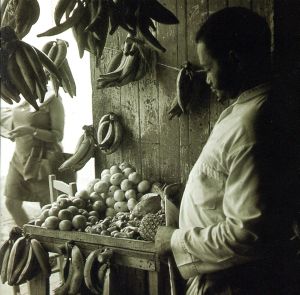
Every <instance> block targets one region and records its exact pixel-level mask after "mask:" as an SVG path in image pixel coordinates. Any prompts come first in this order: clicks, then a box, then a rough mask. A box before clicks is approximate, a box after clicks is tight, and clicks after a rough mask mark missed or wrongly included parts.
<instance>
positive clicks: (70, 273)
mask: <svg viewBox="0 0 300 295" xmlns="http://www.w3.org/2000/svg"><path fill="white" fill-rule="evenodd" d="M63 272H64V280H63V282H62V283H61V284H60V286H58V287H57V288H56V289H54V294H55V295H67V294H68V295H75V294H78V293H80V294H82V293H81V292H80V289H81V287H82V283H83V272H84V258H83V255H82V253H81V251H80V249H79V247H78V246H77V245H75V244H74V243H72V242H67V243H66V259H65V264H64V269H63Z"/></svg>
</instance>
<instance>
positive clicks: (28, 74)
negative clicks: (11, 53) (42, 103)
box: [15, 47, 37, 97]
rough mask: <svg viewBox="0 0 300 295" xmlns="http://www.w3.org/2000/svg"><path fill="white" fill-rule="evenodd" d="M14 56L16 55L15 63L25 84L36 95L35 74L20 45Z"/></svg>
mask: <svg viewBox="0 0 300 295" xmlns="http://www.w3.org/2000/svg"><path fill="white" fill-rule="evenodd" d="M15 56H16V62H17V65H18V67H19V69H20V71H21V74H22V76H23V78H24V80H25V82H26V84H27V86H28V87H29V89H30V91H31V93H32V94H33V95H34V97H37V93H36V87H35V74H34V71H33V69H32V67H31V65H30V63H29V61H28V59H27V56H26V54H25V52H24V51H23V48H22V47H19V48H18V49H17V50H16V52H15Z"/></svg>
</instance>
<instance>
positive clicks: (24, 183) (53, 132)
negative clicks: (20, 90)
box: [4, 88, 65, 226]
mask: <svg viewBox="0 0 300 295" xmlns="http://www.w3.org/2000/svg"><path fill="white" fill-rule="evenodd" d="M39 108H40V109H39V111H36V110H34V109H33V107H32V106H31V105H30V104H29V103H28V102H26V101H24V102H21V103H20V104H19V105H17V106H16V107H15V108H13V109H12V112H11V116H12V130H11V131H10V132H9V133H8V136H9V138H10V139H11V140H12V141H15V151H14V154H13V157H12V160H11V162H10V166H9V171H8V174H7V177H6V182H5V191H4V196H5V197H6V201H5V204H6V207H7V209H8V211H9V212H10V214H11V215H12V217H13V219H14V221H15V222H16V224H17V225H18V226H22V225H23V224H24V223H27V222H28V221H29V217H28V216H27V214H26V212H25V210H24V208H23V207H22V203H23V201H30V202H40V205H41V206H43V205H45V204H48V203H49V202H50V199H49V182H48V175H49V171H50V170H51V169H50V168H51V167H50V166H52V165H55V161H56V160H57V159H55V157H52V158H51V157H49V155H50V154H51V153H53V154H55V152H58V153H57V154H62V146H61V141H62V139H63V134H64V120H65V114H64V107H63V104H62V100H61V98H60V97H59V96H58V97H57V96H56V95H55V94H54V91H53V90H51V89H49V88H48V92H47V94H46V97H45V100H44V102H43V103H40V104H39ZM52 168H53V167H52Z"/></svg>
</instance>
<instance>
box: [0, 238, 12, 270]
mask: <svg viewBox="0 0 300 295" xmlns="http://www.w3.org/2000/svg"><path fill="white" fill-rule="evenodd" d="M9 244H10V240H9V239H8V240H5V241H4V242H3V244H2V245H1V247H0V270H1V267H2V263H3V259H4V256H5V253H6V250H7V249H8V248H9Z"/></svg>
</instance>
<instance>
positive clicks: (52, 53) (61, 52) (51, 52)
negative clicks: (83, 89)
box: [42, 39, 76, 97]
mask: <svg viewBox="0 0 300 295" xmlns="http://www.w3.org/2000/svg"><path fill="white" fill-rule="evenodd" d="M68 46H69V43H68V42H67V41H65V40H62V39H56V41H49V42H47V43H46V44H45V45H44V46H43V48H42V51H43V52H44V53H45V54H47V56H48V57H49V58H50V59H51V60H52V61H53V63H54V64H55V65H56V67H57V68H58V70H59V73H60V76H61V83H60V81H59V80H58V79H57V78H56V76H55V75H53V74H51V73H50V80H51V82H52V85H53V89H54V91H55V93H56V95H58V89H59V87H60V86H62V87H63V89H64V91H65V92H66V93H69V95H70V96H71V97H73V96H76V83H75V80H74V77H73V74H72V72H71V69H70V65H69V63H68V60H67V51H68Z"/></svg>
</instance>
